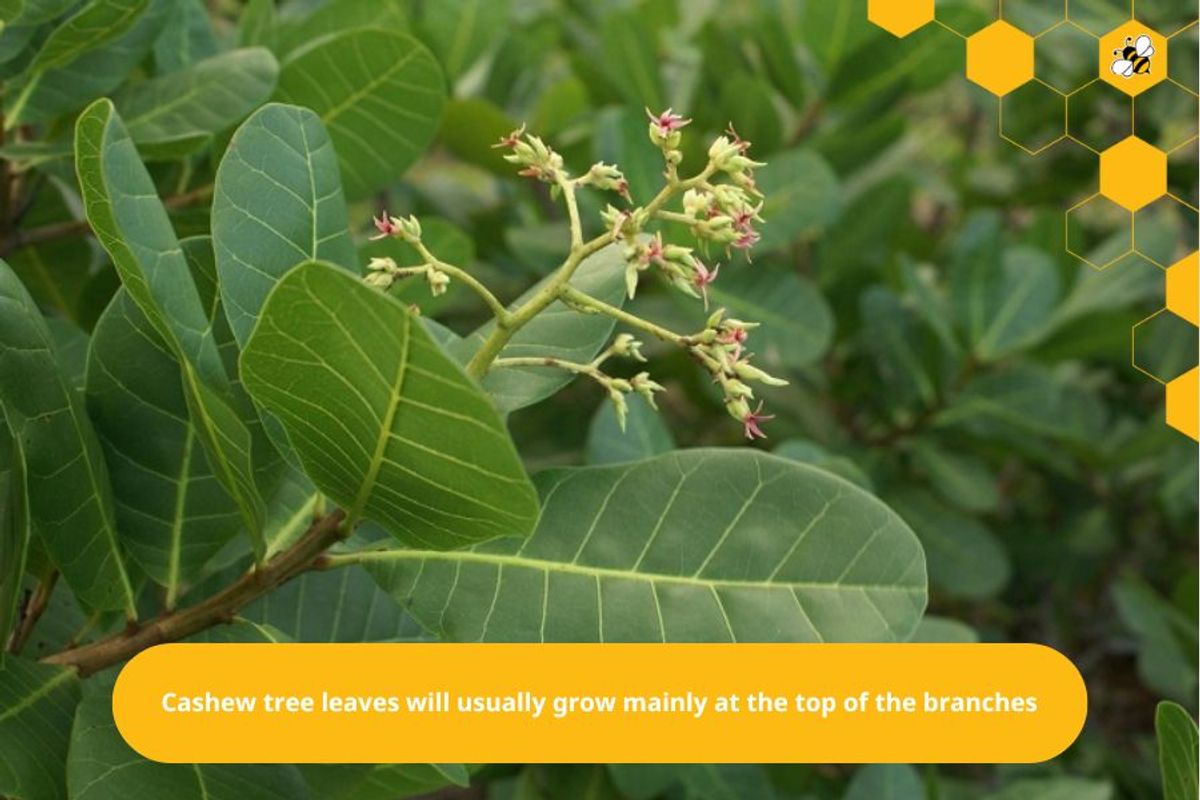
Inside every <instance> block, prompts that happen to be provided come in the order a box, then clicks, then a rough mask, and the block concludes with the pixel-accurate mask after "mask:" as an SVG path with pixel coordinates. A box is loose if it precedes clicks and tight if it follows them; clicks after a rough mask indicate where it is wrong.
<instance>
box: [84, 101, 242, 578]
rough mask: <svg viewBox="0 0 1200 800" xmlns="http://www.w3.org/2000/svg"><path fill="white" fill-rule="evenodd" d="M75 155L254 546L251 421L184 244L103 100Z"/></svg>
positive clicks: (105, 234)
mask: <svg viewBox="0 0 1200 800" xmlns="http://www.w3.org/2000/svg"><path fill="white" fill-rule="evenodd" d="M75 162H76V168H77V170H78V172H79V183H80V187H81V189H82V191H83V199H84V207H85V210H86V212H87V217H88V221H89V222H90V223H91V225H92V229H93V230H94V231H95V232H96V237H97V238H98V239H99V240H100V243H101V244H102V245H103V246H104V248H105V250H107V251H108V254H109V255H110V256H111V257H112V260H113V264H114V265H115V266H116V269H117V272H118V273H119V274H120V276H121V282H122V283H123V284H124V286H125V289H126V290H127V291H128V293H129V297H130V299H132V300H133V301H134V302H135V303H136V304H137V305H138V307H139V308H141V310H142V312H143V313H144V314H145V315H146V318H147V319H148V320H149V321H150V323H151V324H152V325H153V327H154V329H155V330H156V331H157V332H158V334H159V336H161V337H162V339H163V341H164V342H165V343H166V344H167V346H168V347H170V348H171V351H172V352H173V353H174V354H175V356H176V357H177V358H178V360H179V363H180V365H181V367H182V372H183V382H184V396H185V397H186V398H187V402H188V409H189V412H190V415H191V417H192V419H193V420H195V422H196V430H197V432H198V433H199V434H200V441H201V443H202V445H203V447H204V450H205V452H206V453H207V455H208V457H209V463H211V464H212V465H213V469H214V472H215V474H216V475H217V476H218V477H219V478H220V480H221V484H222V485H223V486H224V487H225V489H226V490H227V491H228V492H229V493H230V495H232V496H233V498H234V499H235V500H236V501H237V504H238V509H239V510H240V511H241V514H242V518H243V521H244V524H245V527H246V530H247V533H248V534H249V536H250V538H251V541H252V542H253V543H254V545H255V549H256V551H257V552H258V553H259V554H260V555H261V554H262V553H263V551H264V549H265V545H264V542H263V538H262V523H263V515H264V506H265V504H264V502H263V499H262V496H261V494H260V493H259V489H258V486H257V485H256V482H255V474H254V456H253V452H252V451H253V444H252V437H251V433H250V430H249V429H248V428H247V427H246V424H245V423H244V422H243V420H242V418H241V417H240V416H239V414H238V411H237V410H236V409H235V408H234V406H233V405H232V404H231V401H230V398H229V392H230V386H229V378H228V375H227V374H226V371H225V367H224V364H223V363H222V361H221V355H220V352H219V350H218V347H217V341H216V337H215V336H214V335H213V323H212V320H211V318H210V317H209V314H208V312H207V311H206V309H205V306H204V304H203V303H202V302H201V297H200V293H199V290H198V289H197V287H196V283H195V281H194V280H193V278H192V275H191V272H190V270H189V268H188V261H187V258H186V257H185V256H184V252H183V248H182V247H181V246H180V244H179V241H178V240H177V239H176V238H175V232H174V230H173V229H172V227H171V221H170V219H169V218H168V217H167V213H166V210H165V209H164V208H163V205H162V203H161V202H160V201H159V199H158V196H157V194H156V193H155V189H154V183H153V181H152V180H151V179H150V175H149V173H147V172H146V168H145V166H144V165H143V164H142V162H141V160H140V159H139V158H138V154H137V150H136V148H135V147H134V144H133V140H132V139H130V137H129V134H128V132H126V130H125V127H124V125H123V124H122V123H121V120H120V118H119V117H118V116H117V114H116V111H115V110H114V109H113V105H112V103H111V102H110V101H109V100H97V101H96V102H95V103H93V104H92V105H91V106H89V107H88V108H87V109H86V110H85V111H84V112H83V114H82V115H80V117H79V120H78V122H77V123H76V132H75Z"/></svg>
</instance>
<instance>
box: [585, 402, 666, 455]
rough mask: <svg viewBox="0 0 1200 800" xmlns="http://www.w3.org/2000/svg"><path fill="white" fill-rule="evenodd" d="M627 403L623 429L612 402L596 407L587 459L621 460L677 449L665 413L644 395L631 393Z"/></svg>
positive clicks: (589, 432)
mask: <svg viewBox="0 0 1200 800" xmlns="http://www.w3.org/2000/svg"><path fill="white" fill-rule="evenodd" d="M627 404H628V407H629V410H628V413H627V414H626V417H625V429H624V430H622V429H621V425H620V423H619V422H618V421H617V412H616V409H615V408H614V406H613V404H612V403H609V402H605V403H603V404H602V405H601V406H600V407H599V408H598V409H596V414H595V415H594V416H593V417H592V424H591V427H590V428H589V429H588V438H587V463H589V464H622V463H625V462H628V461H640V460H642V459H644V458H650V457H651V456H657V455H661V454H663V453H669V452H670V451H672V450H674V449H675V440H674V438H673V437H672V436H671V431H670V429H669V428H667V424H666V423H665V422H663V418H662V415H661V414H659V412H658V411H655V410H654V409H653V408H651V407H650V404H649V403H647V402H646V400H645V398H643V397H641V396H640V395H631V396H630V397H629V398H628V400H627Z"/></svg>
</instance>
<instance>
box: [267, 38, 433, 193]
mask: <svg viewBox="0 0 1200 800" xmlns="http://www.w3.org/2000/svg"><path fill="white" fill-rule="evenodd" d="M275 96H276V99H279V100H282V101H283V102H285V103H293V104H295V105H301V106H307V107H308V108H311V109H312V110H313V111H316V112H317V113H318V114H319V115H320V117H321V122H323V123H324V124H325V126H326V127H327V128H328V129H329V136H330V138H331V139H332V140H333V146H334V149H335V150H336V151H337V154H338V162H339V163H340V164H341V168H342V177H343V179H344V181H345V187H346V195H347V197H349V198H350V199H352V200H357V199H360V198H363V197H366V196H367V195H368V194H370V193H371V192H373V191H375V190H376V189H380V188H382V187H384V186H387V185H388V184H390V183H392V182H393V181H395V180H397V179H398V178H399V177H400V176H401V175H403V174H404V172H405V170H407V169H408V168H409V167H410V166H412V164H413V163H414V162H415V161H416V160H417V158H418V157H419V156H420V155H421V153H422V152H424V150H425V148H426V147H427V146H428V145H429V143H430V142H431V141H432V140H433V135H434V134H435V133H436V132H437V129H438V123H439V120H440V119H441V116H442V107H443V105H444V104H445V102H446V88H445V77H444V76H443V75H442V71H441V68H440V67H439V66H438V63H437V60H436V59H435V58H434V57H433V54H432V53H430V52H429V51H428V50H426V49H425V46H424V45H422V44H421V43H420V42H418V41H417V40H416V39H414V38H412V37H411V36H407V35H405V34H401V33H392V32H390V31H383V30H377V29H373V28H362V29H359V30H352V31H347V32H345V33H339V34H335V35H333V36H328V37H325V38H322V39H319V40H318V41H316V42H314V43H313V44H312V46H310V47H306V48H303V49H302V50H299V51H297V52H296V53H295V54H293V55H292V56H290V57H289V58H288V59H287V60H286V61H285V62H284V64H283V70H282V71H281V72H280V74H279V88H278V89H277V90H276V93H275Z"/></svg>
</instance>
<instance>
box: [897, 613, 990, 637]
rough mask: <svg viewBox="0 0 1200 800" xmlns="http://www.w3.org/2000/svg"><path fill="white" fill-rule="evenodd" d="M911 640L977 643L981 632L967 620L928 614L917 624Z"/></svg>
mask: <svg viewBox="0 0 1200 800" xmlns="http://www.w3.org/2000/svg"><path fill="white" fill-rule="evenodd" d="M909 641H910V642H927V643H939V644H946V643H952V644H975V643H977V642H978V641H979V634H978V633H976V632H975V629H974V628H972V627H971V626H970V625H968V624H966V623H965V622H959V621H958V620H956V619H950V618H948V617H937V616H934V615H932V614H926V615H925V616H924V617H922V618H921V622H920V624H918V625H917V629H916V631H914V632H913V635H912V638H911V639H909Z"/></svg>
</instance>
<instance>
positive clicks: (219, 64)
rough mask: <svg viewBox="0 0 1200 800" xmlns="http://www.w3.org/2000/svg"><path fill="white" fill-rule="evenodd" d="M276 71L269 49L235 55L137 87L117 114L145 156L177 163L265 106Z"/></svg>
mask: <svg viewBox="0 0 1200 800" xmlns="http://www.w3.org/2000/svg"><path fill="white" fill-rule="evenodd" d="M278 71H279V65H278V64H276V63H275V57H274V56H273V55H271V51H269V50H267V49H266V48H262V47H250V48H245V49H242V50H231V51H229V52H227V53H222V54H221V55H218V56H213V57H212V58H209V59H205V60H204V61H200V62H198V63H196V64H193V65H191V66H190V67H186V68H184V69H182V70H180V71H178V72H172V73H170V74H168V75H163V76H162V77H159V78H155V79H153V80H149V81H145V82H144V83H139V84H136V85H135V86H133V87H131V88H130V89H129V91H127V92H126V93H124V94H123V95H121V97H120V98H119V100H118V103H117V108H118V110H119V111H120V114H121V117H122V118H123V119H124V120H125V125H126V128H127V130H128V131H129V135H130V136H131V137H132V138H133V141H134V142H136V143H137V145H138V149H139V150H140V151H141V152H142V153H143V154H144V155H146V156H147V157H155V158H176V157H179V156H181V155H185V154H187V153H190V152H192V151H194V150H197V149H199V148H200V147H202V146H203V145H205V144H207V143H208V142H209V140H211V139H212V137H213V135H214V134H217V133H220V132H221V131H223V130H226V129H228V128H230V127H232V126H233V125H236V124H237V123H238V122H240V121H241V120H242V118H243V117H245V116H246V115H247V114H249V113H250V112H251V111H253V110H254V109H256V108H258V107H259V106H260V105H262V104H263V103H264V102H265V101H266V100H267V98H268V97H270V96H271V92H272V91H273V90H274V89H275V77H276V75H277V74H278Z"/></svg>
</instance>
